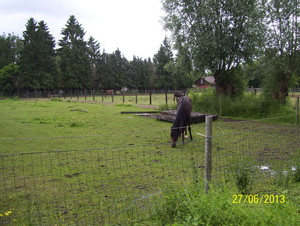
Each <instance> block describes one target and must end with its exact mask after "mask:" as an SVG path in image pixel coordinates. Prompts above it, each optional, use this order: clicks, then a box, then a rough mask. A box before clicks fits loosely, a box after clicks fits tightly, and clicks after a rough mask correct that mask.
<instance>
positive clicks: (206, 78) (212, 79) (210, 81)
mask: <svg viewBox="0 0 300 226" xmlns="http://www.w3.org/2000/svg"><path fill="white" fill-rule="evenodd" d="M204 79H205V80H206V81H207V82H208V83H211V84H214V83H215V78H214V77H212V76H209V77H204Z"/></svg>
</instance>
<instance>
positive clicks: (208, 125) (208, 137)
mask: <svg viewBox="0 0 300 226" xmlns="http://www.w3.org/2000/svg"><path fill="white" fill-rule="evenodd" d="M211 149H212V116H206V117H205V179H204V183H205V192H206V194H207V193H208V190H209V183H210V180H211Z"/></svg>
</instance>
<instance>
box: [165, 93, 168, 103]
mask: <svg viewBox="0 0 300 226" xmlns="http://www.w3.org/2000/svg"><path fill="white" fill-rule="evenodd" d="M165 92H166V104H167V103H168V90H167V89H166V91H165Z"/></svg>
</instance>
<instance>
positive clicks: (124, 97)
mask: <svg viewBox="0 0 300 226" xmlns="http://www.w3.org/2000/svg"><path fill="white" fill-rule="evenodd" d="M124 102H125V96H124V88H123V103H124Z"/></svg>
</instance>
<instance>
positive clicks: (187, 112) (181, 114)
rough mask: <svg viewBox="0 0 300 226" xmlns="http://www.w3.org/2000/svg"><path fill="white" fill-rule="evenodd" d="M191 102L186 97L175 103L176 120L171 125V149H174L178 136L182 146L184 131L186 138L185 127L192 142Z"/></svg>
mask: <svg viewBox="0 0 300 226" xmlns="http://www.w3.org/2000/svg"><path fill="white" fill-rule="evenodd" d="M192 108H193V106H192V101H191V99H190V98H188V97H185V96H183V97H180V98H179V99H178V103H177V113H176V118H175V121H174V123H173V127H172V128H171V134H170V135H171V144H172V147H173V148H174V147H176V142H177V140H178V137H180V135H181V136H182V144H183V143H184V131H185V135H186V136H187V130H186V127H187V126H188V128H189V133H190V137H191V140H193V137H192V133H191V126H190V125H191V113H192Z"/></svg>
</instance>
